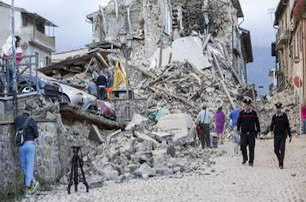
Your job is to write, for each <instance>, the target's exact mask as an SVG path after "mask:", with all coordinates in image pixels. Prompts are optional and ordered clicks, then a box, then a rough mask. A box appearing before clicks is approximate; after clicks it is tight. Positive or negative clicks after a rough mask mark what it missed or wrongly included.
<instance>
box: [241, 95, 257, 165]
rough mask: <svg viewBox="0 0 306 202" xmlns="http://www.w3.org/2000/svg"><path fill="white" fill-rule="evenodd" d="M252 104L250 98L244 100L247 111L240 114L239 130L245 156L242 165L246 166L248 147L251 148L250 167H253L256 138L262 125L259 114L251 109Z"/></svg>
mask: <svg viewBox="0 0 306 202" xmlns="http://www.w3.org/2000/svg"><path fill="white" fill-rule="evenodd" d="M251 102H252V101H251V99H249V98H247V99H245V100H244V103H245V110H242V111H241V112H240V113H239V116H238V121H237V130H238V134H239V135H240V147H241V151H242V156H243V161H242V164H245V163H246V162H247V160H248V154H247V146H249V165H250V166H253V163H254V148H255V138H256V137H257V134H259V133H260V125H259V120H258V116H257V113H256V112H255V111H254V110H252V109H251ZM255 128H256V129H255Z"/></svg>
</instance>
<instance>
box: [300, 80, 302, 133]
mask: <svg viewBox="0 0 306 202" xmlns="http://www.w3.org/2000/svg"><path fill="white" fill-rule="evenodd" d="M301 85H302V84H301V77H299V101H300V108H299V111H300V135H302V112H301V109H302V95H301Z"/></svg>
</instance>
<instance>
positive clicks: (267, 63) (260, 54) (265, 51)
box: [247, 46, 275, 95]
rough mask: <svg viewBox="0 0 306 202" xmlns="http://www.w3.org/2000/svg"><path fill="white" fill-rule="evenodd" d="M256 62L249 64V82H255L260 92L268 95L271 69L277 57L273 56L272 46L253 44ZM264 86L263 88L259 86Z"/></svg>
mask: <svg viewBox="0 0 306 202" xmlns="http://www.w3.org/2000/svg"><path fill="white" fill-rule="evenodd" d="M253 58H254V62H252V63H249V64H248V65H247V79H248V83H255V89H256V90H257V93H258V94H261V95H267V94H268V93H269V84H270V83H272V77H269V75H268V74H269V69H272V68H274V66H275V57H272V56H271V47H270V46H269V47H266V46H253ZM259 86H263V88H258V87H259Z"/></svg>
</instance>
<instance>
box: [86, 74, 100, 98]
mask: <svg viewBox="0 0 306 202" xmlns="http://www.w3.org/2000/svg"><path fill="white" fill-rule="evenodd" d="M95 81H96V80H95V79H94V78H93V79H92V80H91V81H90V82H89V83H88V87H87V89H88V93H89V94H90V95H93V96H95V97H97V96H98V89H97V85H96V83H95Z"/></svg>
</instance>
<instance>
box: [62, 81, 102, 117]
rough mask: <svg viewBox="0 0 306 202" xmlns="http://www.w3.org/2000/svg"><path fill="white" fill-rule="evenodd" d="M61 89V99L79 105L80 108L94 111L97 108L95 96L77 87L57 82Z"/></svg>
mask: <svg viewBox="0 0 306 202" xmlns="http://www.w3.org/2000/svg"><path fill="white" fill-rule="evenodd" d="M58 85H60V86H61V88H62V90H63V101H64V102H70V103H71V104H73V105H76V106H81V107H82V110H86V111H91V112H95V111H96V110H97V109H98V108H97V98H96V97H95V96H93V95H90V94H88V93H86V92H84V91H82V90H79V89H77V88H74V87H71V86H68V85H65V84H63V83H58Z"/></svg>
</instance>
